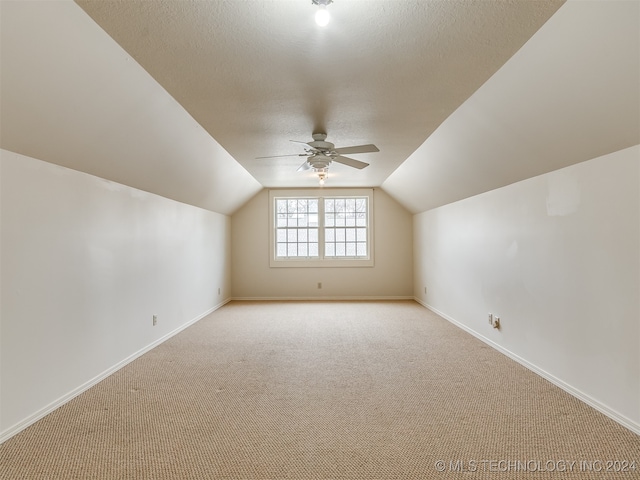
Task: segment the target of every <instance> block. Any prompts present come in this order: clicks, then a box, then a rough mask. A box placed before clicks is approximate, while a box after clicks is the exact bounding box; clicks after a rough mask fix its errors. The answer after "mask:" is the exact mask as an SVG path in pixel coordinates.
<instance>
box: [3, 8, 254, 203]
mask: <svg viewBox="0 0 640 480" xmlns="http://www.w3.org/2000/svg"><path fill="white" fill-rule="evenodd" d="M0 8H1V9H2V10H1V20H0V21H1V24H0V28H1V38H0V40H1V44H2V45H1V62H2V69H1V77H0V82H1V86H0V88H1V90H0V98H1V102H2V103H1V105H0V115H1V116H0V122H1V123H0V126H1V130H0V147H1V148H3V149H5V150H10V151H13V152H17V153H20V154H23V155H27V156H30V157H34V158H37V159H40V160H45V161H48V162H51V163H55V164H58V165H62V166H65V167H69V168H72V169H76V170H79V171H83V172H86V173H90V174H93V175H96V176H99V177H102V178H105V179H108V180H113V181H116V182H119V183H122V184H125V185H129V186H131V187H135V188H138V189H141V190H145V191H149V192H152V193H156V194H159V195H162V196H165V197H167V198H171V199H173V200H177V201H180V202H183V203H187V204H191V205H195V206H198V207H202V208H205V209H208V210H212V211H215V212H218V213H222V214H231V213H232V212H233V211H235V210H236V209H237V208H238V207H240V206H241V205H242V204H243V203H244V202H245V201H246V200H248V199H249V198H251V197H252V196H253V195H254V194H255V193H256V192H258V191H259V190H260V189H261V188H262V186H261V185H260V184H259V183H258V182H257V181H256V180H255V179H254V178H253V177H252V176H251V175H250V174H249V173H248V172H247V171H246V170H245V169H244V168H243V167H242V166H241V165H239V164H238V163H237V162H236V161H235V160H234V159H233V157H232V156H231V155H230V154H229V153H228V152H227V151H225V150H224V149H223V148H222V147H221V146H220V144H219V143H218V142H217V141H216V140H214V139H213V138H212V137H211V136H210V135H209V134H208V133H207V132H206V130H204V129H203V128H202V127H201V126H200V125H199V124H198V123H197V122H196V121H195V120H194V119H193V118H192V117H191V116H190V115H189V114H188V113H187V112H186V111H185V110H184V108H183V107H182V106H181V105H179V104H178V103H177V102H176V101H175V100H174V99H173V98H172V97H171V96H170V95H169V94H168V93H167V92H166V91H165V90H164V89H163V88H162V87H161V86H160V85H159V84H158V83H157V82H156V81H155V80H153V78H152V77H150V76H149V74H148V73H147V72H146V71H145V70H144V69H143V68H142V67H140V65H139V64H137V63H136V62H135V60H133V59H132V58H131V56H130V55H129V54H128V53H126V52H125V51H124V50H123V49H122V48H121V47H120V46H119V45H118V44H117V43H116V42H115V41H114V40H113V39H112V38H110V37H109V36H108V35H107V34H106V33H105V32H104V31H103V30H101V29H100V28H99V27H98V26H97V25H96V24H95V22H94V21H93V20H91V18H90V17H89V16H87V15H86V13H85V12H84V11H82V9H81V8H80V7H78V5H76V4H75V3H73V2H50V1H47V2H40V1H24V2H13V1H12V2H8V1H7V2H5V1H3V2H0Z"/></svg>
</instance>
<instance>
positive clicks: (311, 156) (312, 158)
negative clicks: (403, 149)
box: [257, 133, 380, 185]
mask: <svg viewBox="0 0 640 480" xmlns="http://www.w3.org/2000/svg"><path fill="white" fill-rule="evenodd" d="M312 137H313V141H312V142H301V141H298V140H291V141H292V142H295V143H303V144H305V145H308V148H307V147H305V149H304V150H305V153H299V154H293V155H274V156H270V157H257V158H278V157H307V159H306V160H305V162H304V163H303V164H302V165H300V167H299V168H298V171H302V170H310V169H312V170H313V171H314V172H316V173H317V174H318V178H319V179H320V185H323V184H324V180H325V178H327V174H328V172H329V165H331V162H337V163H341V164H343V165H347V166H349V167H353V168H358V169H363V168H365V167H367V166H369V164H368V163H365V162H361V161H360V160H355V159H353V158H349V157H345V156H344V155H343V154H345V153H346V154H355V153H373V152H379V151H380V150H379V149H378V147H376V146H375V145H373V144H367V145H355V146H352V147H341V148H335V145H334V144H333V143H331V142H327V141H326V138H327V134H326V133H314V134H313V135H312Z"/></svg>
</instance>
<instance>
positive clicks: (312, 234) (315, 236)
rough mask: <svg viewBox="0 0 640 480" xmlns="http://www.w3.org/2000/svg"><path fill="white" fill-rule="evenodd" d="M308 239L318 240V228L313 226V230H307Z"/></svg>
mask: <svg viewBox="0 0 640 480" xmlns="http://www.w3.org/2000/svg"><path fill="white" fill-rule="evenodd" d="M309 241H310V242H316V243H317V242H318V229H316V228H314V229H313V230H311V229H310V230H309Z"/></svg>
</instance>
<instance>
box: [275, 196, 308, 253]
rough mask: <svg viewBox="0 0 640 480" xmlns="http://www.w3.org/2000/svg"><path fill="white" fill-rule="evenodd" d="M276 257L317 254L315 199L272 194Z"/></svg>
mask: <svg viewBox="0 0 640 480" xmlns="http://www.w3.org/2000/svg"><path fill="white" fill-rule="evenodd" d="M275 206H276V257H277V258H318V256H319V238H318V233H319V228H318V220H319V211H318V207H319V199H318V198H276V205H275Z"/></svg>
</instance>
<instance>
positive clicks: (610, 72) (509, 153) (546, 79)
mask: <svg viewBox="0 0 640 480" xmlns="http://www.w3.org/2000/svg"><path fill="white" fill-rule="evenodd" d="M639 143H640V2H638V1H619V0H614V1H589V2H587V1H569V2H567V3H566V4H565V5H564V6H562V7H561V8H560V9H559V10H558V12H557V13H556V14H555V15H554V16H553V17H552V18H551V19H550V20H549V21H548V22H547V23H546V24H545V25H544V26H543V27H542V28H541V29H540V30H539V31H538V32H537V33H536V34H535V35H534V36H533V37H532V38H531V40H529V42H527V44H526V45H524V47H523V48H522V49H521V50H520V51H518V52H517V53H516V54H515V55H514V56H513V57H512V58H511V59H510V60H509V61H508V62H507V63H506V64H505V65H504V66H503V67H502V68H501V69H500V70H499V71H498V72H497V73H496V74H495V75H493V76H492V77H491V79H489V80H488V81H487V82H486V83H485V84H484V85H483V86H482V87H481V88H480V89H479V90H478V91H477V92H476V93H475V94H474V95H472V96H471V97H470V98H469V99H468V100H467V101H466V102H465V103H464V104H463V105H462V106H461V107H460V108H459V109H458V110H456V111H455V112H454V113H453V114H452V115H451V116H450V117H449V118H448V119H447V120H446V121H445V122H444V123H443V124H442V125H441V126H440V127H439V128H438V129H437V130H436V131H435V133H433V134H432V135H431V136H430V137H429V138H428V139H427V140H426V141H425V142H424V143H423V144H422V145H421V146H420V147H419V148H418V149H417V150H416V151H415V152H414V153H413V154H412V155H411V156H410V157H409V158H408V159H407V160H406V161H405V162H404V163H403V164H402V165H401V166H400V167H399V168H398V169H397V170H396V171H395V172H393V174H391V175H390V176H389V178H387V180H386V181H385V182H384V183H383V185H382V187H383V188H384V189H385V190H386V191H387V192H388V193H390V194H391V195H392V196H394V197H395V198H396V199H398V200H399V201H400V202H401V203H403V204H404V205H405V206H406V207H407V208H409V209H410V210H411V211H412V212H414V213H416V212H421V211H425V210H429V209H431V208H434V207H438V206H440V205H443V204H446V203H450V202H453V201H456V200H460V199H462V198H466V197H469V196H471V195H475V194H479V193H482V192H486V191H489V190H492V189H495V188H498V187H501V186H504V185H508V184H511V183H514V182H517V181H520V180H523V179H526V178H529V177H532V176H536V175H540V174H543V173H546V172H550V171H553V170H556V169H559V168H562V167H565V166H569V165H572V164H575V163H578V162H582V161H586V160H590V159H592V158H596V157H598V156H601V155H604V154H607V153H611V152H615V151H618V150H621V149H624V148H627V147H630V146H633V145H637V144H639Z"/></svg>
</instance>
